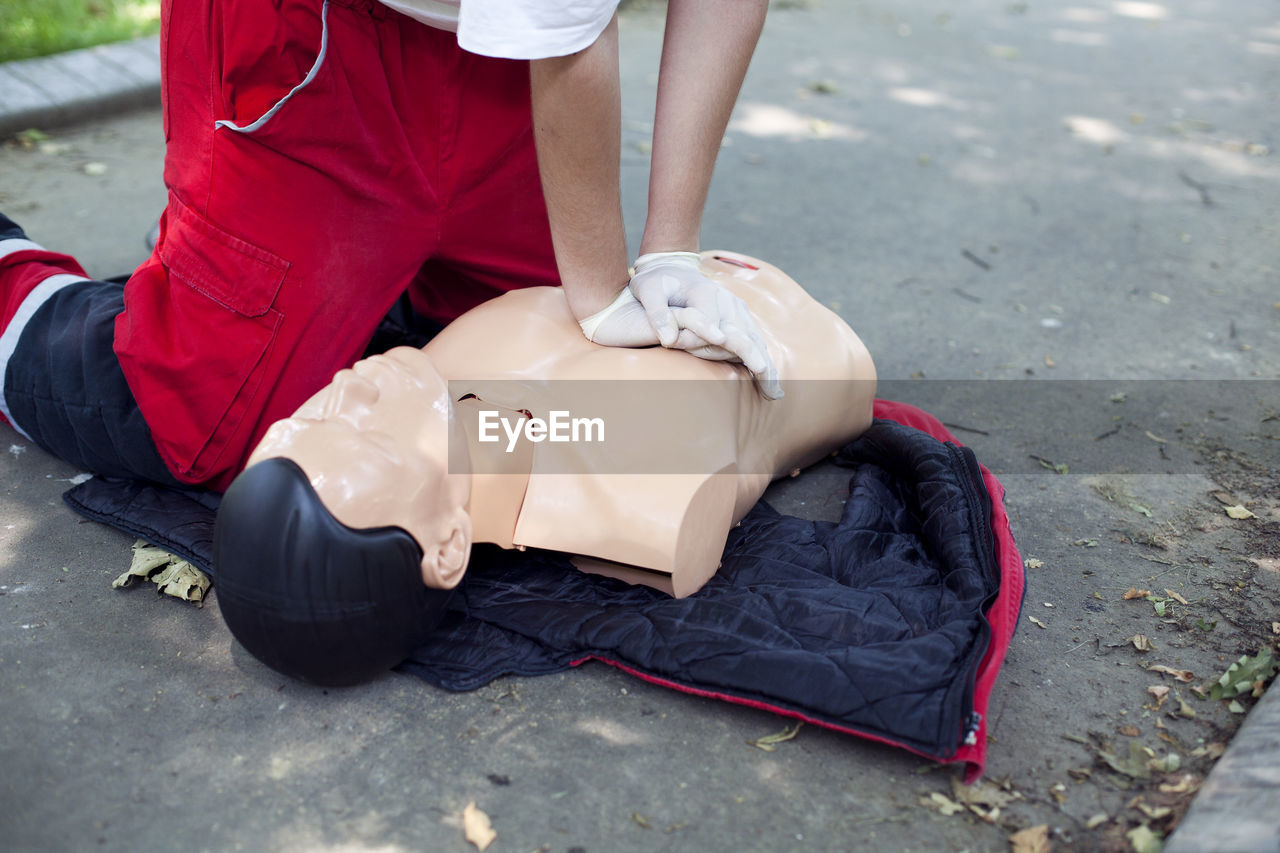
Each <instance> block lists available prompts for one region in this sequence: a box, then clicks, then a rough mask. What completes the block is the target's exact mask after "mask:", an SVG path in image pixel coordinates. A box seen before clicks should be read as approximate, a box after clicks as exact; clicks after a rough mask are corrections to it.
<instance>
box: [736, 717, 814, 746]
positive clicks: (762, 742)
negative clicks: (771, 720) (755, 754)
mask: <svg viewBox="0 0 1280 853" xmlns="http://www.w3.org/2000/svg"><path fill="white" fill-rule="evenodd" d="M803 725H804V723H796V724H795V725H794V726H787V727H786V728H785V729H783V730H782V731H780V732H774V733H773V734H771V735H764V736H763V737H758V738H755V739H753V740H748V741H747V743H749V744H751V745H752V746H754V747H755V748H756V749H763V750H764V751H765V752H773V751H774V750H775V749H777V748H778V744H780V743H784V742H785V741H789V740H791V739H792V738H794V737H795V736H796V735H798V734H800V727H801V726H803Z"/></svg>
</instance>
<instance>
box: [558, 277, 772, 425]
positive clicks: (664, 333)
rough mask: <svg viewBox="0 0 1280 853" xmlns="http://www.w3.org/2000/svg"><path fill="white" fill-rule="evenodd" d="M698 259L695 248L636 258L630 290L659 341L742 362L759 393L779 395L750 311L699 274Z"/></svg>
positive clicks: (701, 354)
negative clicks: (692, 250)
mask: <svg viewBox="0 0 1280 853" xmlns="http://www.w3.org/2000/svg"><path fill="white" fill-rule="evenodd" d="M700 260H701V258H700V256H699V255H698V254H697V253H696V252H655V253H652V254H647V255H641V256H640V257H639V258H637V259H636V265H635V272H634V273H633V274H632V276H631V285H630V291H631V292H632V293H633V294H634V295H635V299H637V300H639V302H640V305H641V306H643V309H644V312H645V314H646V315H647V317H648V320H649V323H650V325H651V326H652V328H653V330H654V331H655V332H656V334H657V338H658V342H659V343H661V344H662V345H663V346H664V347H672V348H676V349H683V350H686V351H688V352H690V353H691V354H693V355H696V356H698V357H699V358H706V359H710V360H713V361H738V362H741V363H742V364H743V365H744V366H745V367H746V368H747V370H749V371H750V372H751V375H752V377H753V378H754V379H755V381H756V387H757V388H758V389H759V391H760V394H761V396H763V397H764V398H765V399H767V400H777V399H780V398H781V397H782V386H781V384H780V383H779V382H778V370H777V368H776V367H775V366H774V364H773V359H772V358H771V357H770V356H769V350H768V348H767V347H766V346H765V343H764V336H763V335H762V334H761V333H760V328H759V327H758V326H757V325H756V321H755V318H754V317H752V316H751V311H750V309H748V308H747V306H746V303H744V302H743V301H742V300H741V299H739V298H738V297H737V296H735V295H734V294H733V293H731V292H730V291H729V290H727V289H725V288H723V287H721V286H720V285H718V284H716V283H715V282H714V281H712V280H711V279H709V278H707V277H706V276H704V275H703V274H702V272H701V270H699V268H698V264H699V261H700ZM632 310H634V309H632ZM584 322H585V321H584Z"/></svg>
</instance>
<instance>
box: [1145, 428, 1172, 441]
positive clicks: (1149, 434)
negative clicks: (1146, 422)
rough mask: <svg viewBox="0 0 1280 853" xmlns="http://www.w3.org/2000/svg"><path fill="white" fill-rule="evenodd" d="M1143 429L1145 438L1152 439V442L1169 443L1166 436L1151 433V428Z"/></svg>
mask: <svg viewBox="0 0 1280 853" xmlns="http://www.w3.org/2000/svg"><path fill="white" fill-rule="evenodd" d="M1144 431H1145V432H1146V434H1147V438H1149V439H1151V440H1152V441H1154V442H1157V443H1159V444H1168V443H1169V439H1167V438H1161V437H1160V436H1158V435H1155V434H1153V433H1152V432H1151V430H1144Z"/></svg>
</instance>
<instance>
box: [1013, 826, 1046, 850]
mask: <svg viewBox="0 0 1280 853" xmlns="http://www.w3.org/2000/svg"><path fill="white" fill-rule="evenodd" d="M1009 849H1010V853H1049V851H1050V850H1051V849H1053V848H1051V847H1050V846H1049V825H1048V824H1047V823H1042V824H1040V825H1039V826H1032V827H1028V828H1027V829H1024V830H1021V831H1019V832H1015V833H1014V834H1013V835H1010V836H1009Z"/></svg>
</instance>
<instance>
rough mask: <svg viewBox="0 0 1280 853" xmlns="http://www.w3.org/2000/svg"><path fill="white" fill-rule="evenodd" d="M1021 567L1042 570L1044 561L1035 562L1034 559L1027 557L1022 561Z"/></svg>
mask: <svg viewBox="0 0 1280 853" xmlns="http://www.w3.org/2000/svg"><path fill="white" fill-rule="evenodd" d="M1022 565H1023V566H1024V567H1025V568H1028V569H1040V568H1044V560H1037V559H1036V558H1035V557H1027V559H1025V560H1023V561H1022Z"/></svg>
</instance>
